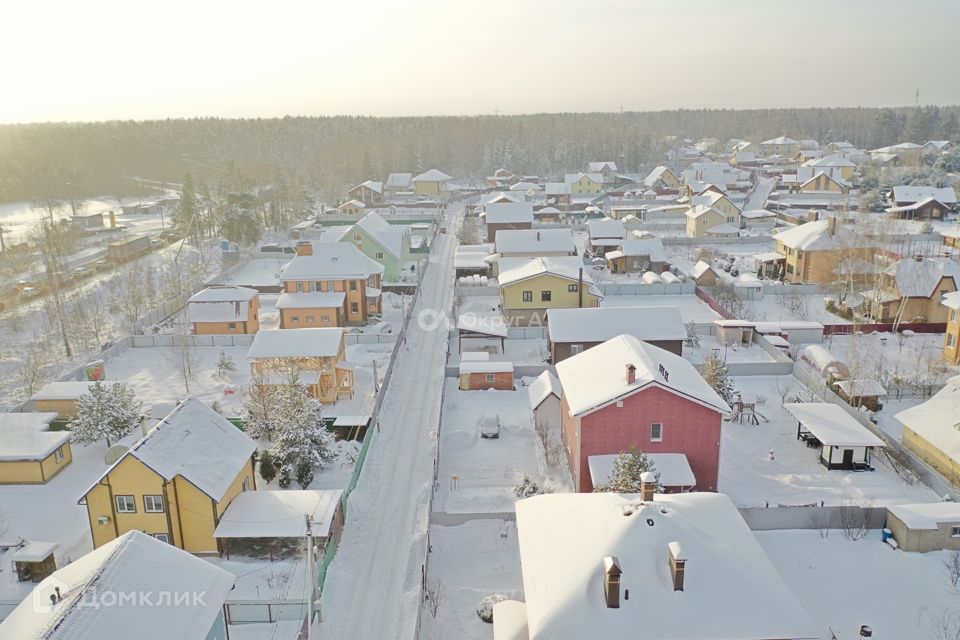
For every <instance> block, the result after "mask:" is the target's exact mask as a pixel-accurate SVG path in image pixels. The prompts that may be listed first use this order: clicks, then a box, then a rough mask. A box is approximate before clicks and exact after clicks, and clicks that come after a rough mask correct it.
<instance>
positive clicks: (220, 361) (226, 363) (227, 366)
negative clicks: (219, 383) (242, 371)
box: [217, 349, 237, 379]
mask: <svg viewBox="0 0 960 640" xmlns="http://www.w3.org/2000/svg"><path fill="white" fill-rule="evenodd" d="M236 370H237V365H236V364H235V363H234V361H233V358H231V357H230V356H228V355H227V353H226V352H225V351H224V350H223V349H220V354H219V355H218V356H217V377H219V378H221V379H223V378H226V377H227V374H228V373H230V372H232V371H236Z"/></svg>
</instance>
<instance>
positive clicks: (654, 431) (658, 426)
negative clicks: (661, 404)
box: [650, 422, 663, 442]
mask: <svg viewBox="0 0 960 640" xmlns="http://www.w3.org/2000/svg"><path fill="white" fill-rule="evenodd" d="M650 442H663V423H660V422H654V423H653V424H651V425H650Z"/></svg>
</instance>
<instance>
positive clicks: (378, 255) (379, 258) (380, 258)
mask: <svg viewBox="0 0 960 640" xmlns="http://www.w3.org/2000/svg"><path fill="white" fill-rule="evenodd" d="M377 260H383V251H377Z"/></svg>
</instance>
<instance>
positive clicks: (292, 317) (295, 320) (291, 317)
mask: <svg viewBox="0 0 960 640" xmlns="http://www.w3.org/2000/svg"><path fill="white" fill-rule="evenodd" d="M290 322H300V316H290Z"/></svg>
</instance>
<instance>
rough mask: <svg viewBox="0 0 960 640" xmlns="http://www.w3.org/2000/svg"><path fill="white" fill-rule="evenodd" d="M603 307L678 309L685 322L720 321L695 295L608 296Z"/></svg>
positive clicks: (602, 302)
mask: <svg viewBox="0 0 960 640" xmlns="http://www.w3.org/2000/svg"><path fill="white" fill-rule="evenodd" d="M600 306H601V307H677V308H678V309H680V315H681V317H683V321H684V322H697V323H708V322H713V321H714V320H720V319H721V317H720V314H718V313H717V312H716V311H714V310H713V309H711V308H710V307H708V306H707V303H706V302H704V301H703V300H701V299H700V298H698V297H697V296H695V295H694V294H692V293H690V294H673V295H662V296H661V295H653V296H607V297H606V298H604V299H603V300H602V301H601V302H600Z"/></svg>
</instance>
